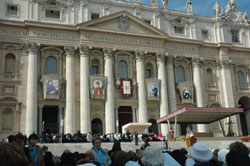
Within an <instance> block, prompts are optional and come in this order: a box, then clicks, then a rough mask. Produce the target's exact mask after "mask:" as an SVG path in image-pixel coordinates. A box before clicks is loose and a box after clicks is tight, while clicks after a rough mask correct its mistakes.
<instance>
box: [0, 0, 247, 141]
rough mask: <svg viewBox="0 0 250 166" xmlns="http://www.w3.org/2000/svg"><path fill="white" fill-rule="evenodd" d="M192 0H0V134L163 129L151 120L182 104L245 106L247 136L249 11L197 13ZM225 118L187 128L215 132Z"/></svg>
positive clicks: (238, 124) (237, 123)
mask: <svg viewBox="0 0 250 166" xmlns="http://www.w3.org/2000/svg"><path fill="white" fill-rule="evenodd" d="M190 2H191V1H189V0H188V1H187V12H183V11H175V10H170V9H168V8H167V4H168V1H163V2H162V4H163V5H162V6H163V7H162V8H159V7H158V5H157V2H156V1H152V5H145V4H141V3H140V2H139V1H133V2H128V1H125V0H119V1H118V0H113V1H111V0H103V1H99V0H88V1H87V0H70V1H68V0H67V1H66V0H29V1H28V0H21V1H20V0H13V1H11V3H10V2H9V1H6V0H3V1H1V2H0V9H1V10H0V13H1V15H0V25H1V26H0V115H1V116H0V133H1V135H3V136H6V135H9V134H11V133H16V132H19V131H20V132H23V133H25V134H30V133H32V132H34V131H39V132H40V131H41V130H42V129H45V130H47V131H49V132H60V133H61V132H64V133H75V132H76V131H77V130H80V131H81V132H82V133H87V132H89V131H91V130H92V131H93V132H94V133H114V132H121V125H124V124H126V123H128V122H152V123H153V127H152V128H150V129H149V130H150V131H154V132H161V133H163V134H164V135H165V134H166V133H167V131H168V126H167V125H157V124H156V120H157V119H158V118H159V117H161V116H164V115H167V114H169V113H171V112H174V111H176V110H177V109H180V108H182V107H227V108H230V107H243V108H244V114H241V115H237V116H233V117H231V121H232V122H233V124H231V126H232V127H231V128H232V131H233V132H234V133H235V134H237V135H240V134H249V133H250V121H249V118H248V117H249V115H250V112H249V109H250V107H249V106H248V105H249V104H248V103H249V101H250V98H249V97H250V87H249V81H250V80H249V66H250V43H249V38H250V26H249V23H250V21H249V19H248V17H247V14H246V13H242V12H241V11H239V10H238V9H237V5H238V4H237V3H236V2H235V1H232V0H231V1H230V2H228V5H227V6H226V10H225V11H223V9H222V8H221V7H220V6H219V4H218V3H216V4H215V6H214V11H215V16H213V17H207V16H200V15H196V14H195V11H193V10H192V2H191V3H190ZM128 83H131V84H128ZM125 85H126V86H125ZM128 87H129V89H126V91H125V90H124V89H125V88H128ZM184 92H185V93H184ZM228 121H229V119H224V120H221V121H220V123H218V122H214V123H212V124H211V125H209V126H208V125H197V126H194V125H192V126H193V128H194V130H196V131H197V132H213V133H214V136H221V135H222V134H223V130H222V128H221V126H223V127H224V128H225V134H227V132H228V127H227V126H228V125H227V123H228ZM190 125H191V124H190ZM185 127H186V126H185V125H179V133H178V134H183V131H182V130H185Z"/></svg>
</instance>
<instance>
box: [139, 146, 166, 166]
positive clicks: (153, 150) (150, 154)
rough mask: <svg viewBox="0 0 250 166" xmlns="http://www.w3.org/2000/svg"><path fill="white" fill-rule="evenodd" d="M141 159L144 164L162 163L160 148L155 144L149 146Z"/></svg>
mask: <svg viewBox="0 0 250 166" xmlns="http://www.w3.org/2000/svg"><path fill="white" fill-rule="evenodd" d="M141 161H142V163H143V164H144V165H146V166H159V165H162V164H163V157H162V154H161V149H160V148H158V147H156V146H149V147H147V148H146V149H145V151H144V152H143V155H142V158H141Z"/></svg>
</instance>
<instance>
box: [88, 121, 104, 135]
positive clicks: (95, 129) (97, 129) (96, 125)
mask: <svg viewBox="0 0 250 166" xmlns="http://www.w3.org/2000/svg"><path fill="white" fill-rule="evenodd" d="M91 129H92V130H91V131H92V134H103V125H102V120H101V119H98V118H95V119H93V120H92V122H91Z"/></svg>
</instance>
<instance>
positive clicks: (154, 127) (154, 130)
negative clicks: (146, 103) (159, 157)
mask: <svg viewBox="0 0 250 166" xmlns="http://www.w3.org/2000/svg"><path fill="white" fill-rule="evenodd" d="M148 122H149V123H152V126H150V127H149V128H148V131H149V132H151V133H152V132H153V133H155V134H156V135H158V125H157V122H156V120H154V119H150V120H149V121H148Z"/></svg>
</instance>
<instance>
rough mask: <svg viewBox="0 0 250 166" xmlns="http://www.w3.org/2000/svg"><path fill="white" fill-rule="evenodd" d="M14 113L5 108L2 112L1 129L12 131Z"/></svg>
mask: <svg viewBox="0 0 250 166" xmlns="http://www.w3.org/2000/svg"><path fill="white" fill-rule="evenodd" d="M13 126H14V115H13V111H12V110H11V109H5V110H4V111H3V113H2V131H13Z"/></svg>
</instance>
